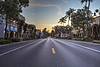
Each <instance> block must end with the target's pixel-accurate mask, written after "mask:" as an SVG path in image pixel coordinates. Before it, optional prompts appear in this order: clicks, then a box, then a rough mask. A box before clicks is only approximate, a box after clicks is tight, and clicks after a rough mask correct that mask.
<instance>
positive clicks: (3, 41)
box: [0, 39, 12, 44]
mask: <svg viewBox="0 0 100 67" xmlns="http://www.w3.org/2000/svg"><path fill="white" fill-rule="evenodd" d="M11 42H12V41H11V40H4V39H3V40H0V44H8V43H11Z"/></svg>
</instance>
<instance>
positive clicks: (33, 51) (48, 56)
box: [0, 38, 100, 67]
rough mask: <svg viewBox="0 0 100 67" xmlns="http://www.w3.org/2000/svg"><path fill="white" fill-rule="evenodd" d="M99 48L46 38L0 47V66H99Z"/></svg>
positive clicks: (83, 43)
mask: <svg viewBox="0 0 100 67" xmlns="http://www.w3.org/2000/svg"><path fill="white" fill-rule="evenodd" d="M99 45H100V44H95V43H89V42H81V41H72V40H63V39H53V38H46V39H39V40H35V41H26V42H21V43H15V44H12V45H7V46H0V67H100V46H99Z"/></svg>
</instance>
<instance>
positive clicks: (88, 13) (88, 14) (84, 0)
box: [81, 0, 93, 38]
mask: <svg viewBox="0 0 100 67" xmlns="http://www.w3.org/2000/svg"><path fill="white" fill-rule="evenodd" d="M91 2H93V0H81V3H82V4H83V3H85V5H84V9H85V13H86V23H87V31H86V33H87V34H86V36H87V37H88V38H89V37H90V23H89V21H90V20H89V19H90V18H91V11H90V10H89V9H90V4H91Z"/></svg>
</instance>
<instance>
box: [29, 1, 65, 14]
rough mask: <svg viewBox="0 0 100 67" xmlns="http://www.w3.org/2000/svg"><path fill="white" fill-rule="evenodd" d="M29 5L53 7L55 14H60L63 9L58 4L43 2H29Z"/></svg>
mask: <svg viewBox="0 0 100 67" xmlns="http://www.w3.org/2000/svg"><path fill="white" fill-rule="evenodd" d="M30 6H31V7H33V8H38V7H39V8H43V7H44V8H47V7H50V8H51V7H54V8H55V9H57V15H62V14H63V11H62V9H61V7H60V6H59V5H56V4H43V3H30Z"/></svg>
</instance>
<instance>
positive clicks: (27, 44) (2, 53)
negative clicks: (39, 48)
mask: <svg viewBox="0 0 100 67" xmlns="http://www.w3.org/2000/svg"><path fill="white" fill-rule="evenodd" d="M43 41H44V40H42V41H40V42H38V43H36V44H34V46H35V45H38V44H40V43H42V42H43ZM33 43H34V42H32V43H29V44H26V45H24V46H21V47H18V48H15V49H12V50H9V51H7V52H4V53H2V54H0V56H3V55H6V54H8V53H11V52H14V51H16V50H19V49H21V48H24V47H26V46H29V45H31V44H33Z"/></svg>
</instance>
